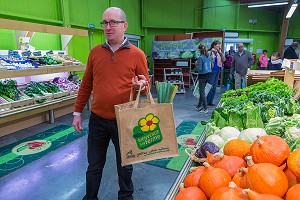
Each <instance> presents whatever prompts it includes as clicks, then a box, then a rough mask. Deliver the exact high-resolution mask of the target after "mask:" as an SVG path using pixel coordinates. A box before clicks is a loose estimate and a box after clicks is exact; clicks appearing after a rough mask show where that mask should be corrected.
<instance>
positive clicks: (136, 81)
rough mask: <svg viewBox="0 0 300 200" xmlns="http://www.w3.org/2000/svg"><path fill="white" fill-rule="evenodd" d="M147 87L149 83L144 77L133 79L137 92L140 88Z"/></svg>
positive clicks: (139, 76)
mask: <svg viewBox="0 0 300 200" xmlns="http://www.w3.org/2000/svg"><path fill="white" fill-rule="evenodd" d="M147 85H148V81H147V78H146V77H145V76H144V75H138V76H135V77H133V78H132V87H133V88H134V89H136V90H138V89H139V88H140V86H142V87H144V86H147Z"/></svg>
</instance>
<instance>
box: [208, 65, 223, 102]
mask: <svg viewBox="0 0 300 200" xmlns="http://www.w3.org/2000/svg"><path fill="white" fill-rule="evenodd" d="M219 75H220V71H214V70H213V71H212V72H211V73H210V74H209V79H208V83H209V84H211V85H212V87H211V89H210V91H209V93H208V95H207V97H206V99H207V104H212V103H213V100H214V98H215V94H216V90H217V84H218V81H219Z"/></svg>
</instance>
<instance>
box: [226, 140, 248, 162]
mask: <svg viewBox="0 0 300 200" xmlns="http://www.w3.org/2000/svg"><path fill="white" fill-rule="evenodd" d="M250 148H251V144H250V143H249V142H246V141H244V140H240V139H233V140H230V141H229V142H227V143H226V144H225V145H224V149H223V152H224V154H225V155H227V156H238V157H240V158H242V159H244V158H245V156H247V154H248V153H249V152H250Z"/></svg>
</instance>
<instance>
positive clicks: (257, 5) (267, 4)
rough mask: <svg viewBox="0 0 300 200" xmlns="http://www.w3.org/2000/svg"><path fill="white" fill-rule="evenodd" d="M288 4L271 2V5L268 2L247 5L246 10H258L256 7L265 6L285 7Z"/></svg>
mask: <svg viewBox="0 0 300 200" xmlns="http://www.w3.org/2000/svg"><path fill="white" fill-rule="evenodd" d="M288 3H289V2H277V3H276V2H273V3H268V2H265V3H263V2H261V3H257V4H251V5H248V8H258V7H266V6H279V5H286V4H288Z"/></svg>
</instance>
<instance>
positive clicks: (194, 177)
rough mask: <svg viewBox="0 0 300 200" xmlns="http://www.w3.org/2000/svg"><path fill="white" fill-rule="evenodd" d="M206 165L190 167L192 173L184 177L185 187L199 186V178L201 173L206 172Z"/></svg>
mask: <svg viewBox="0 0 300 200" xmlns="http://www.w3.org/2000/svg"><path fill="white" fill-rule="evenodd" d="M204 170H205V167H204V166H199V167H192V168H191V169H190V172H191V173H190V174H188V175H187V176H186V177H185V179H184V182H183V183H184V187H186V188H187V187H198V183H199V179H200V176H201V174H202V173H203V172H204Z"/></svg>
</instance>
